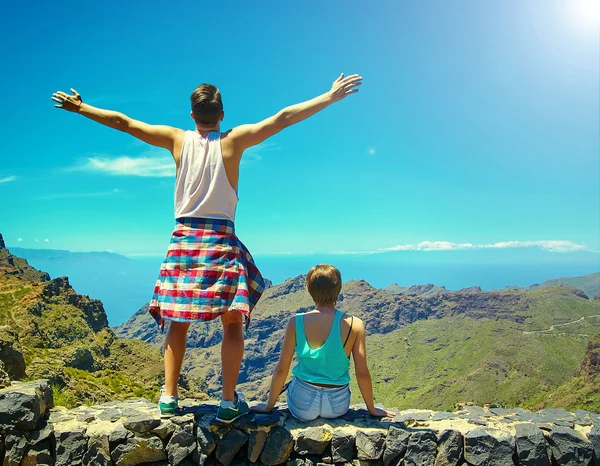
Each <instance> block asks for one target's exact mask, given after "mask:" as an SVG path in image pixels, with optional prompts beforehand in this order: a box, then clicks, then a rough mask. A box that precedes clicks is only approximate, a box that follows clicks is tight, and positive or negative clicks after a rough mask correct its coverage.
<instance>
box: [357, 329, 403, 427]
mask: <svg viewBox="0 0 600 466" xmlns="http://www.w3.org/2000/svg"><path fill="white" fill-rule="evenodd" d="M354 322H355V325H356V330H357V334H356V340H355V341H354V346H353V347H352V356H353V358H354V369H355V373H356V381H357V382H358V388H359V390H360V393H361V395H362V397H363V399H364V400H365V404H366V405H367V409H368V410H369V413H371V414H372V415H373V416H380V417H383V416H386V417H394V416H395V414H394V413H393V412H391V411H387V410H383V409H379V408H376V407H375V403H374V402H373V384H372V382H371V373H370V372H369V367H368V366H367V343H366V337H365V334H366V332H365V325H364V323H363V322H362V320H360V319H356V318H355V319H354Z"/></svg>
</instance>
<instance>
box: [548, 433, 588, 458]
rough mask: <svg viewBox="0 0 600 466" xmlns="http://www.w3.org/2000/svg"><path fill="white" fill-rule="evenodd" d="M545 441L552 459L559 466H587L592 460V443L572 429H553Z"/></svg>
mask: <svg viewBox="0 0 600 466" xmlns="http://www.w3.org/2000/svg"><path fill="white" fill-rule="evenodd" d="M547 439H548V444H549V445H550V450H551V451H552V458H553V459H554V460H555V461H556V462H557V463H558V464H560V465H561V466H576V465H582V464H583V465H587V464H588V463H589V462H590V461H591V460H592V457H593V455H594V450H593V447H592V443H591V442H590V441H589V440H588V439H586V438H584V437H583V436H582V435H581V434H579V433H578V432H577V431H575V430H573V429H569V428H568V427H555V428H554V429H552V431H550V433H549V434H548V435H547Z"/></svg>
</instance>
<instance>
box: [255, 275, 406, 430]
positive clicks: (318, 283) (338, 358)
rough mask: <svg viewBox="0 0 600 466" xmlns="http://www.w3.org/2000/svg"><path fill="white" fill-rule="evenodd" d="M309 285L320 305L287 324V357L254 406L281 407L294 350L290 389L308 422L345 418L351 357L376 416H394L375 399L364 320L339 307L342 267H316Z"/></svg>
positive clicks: (294, 409)
mask: <svg viewBox="0 0 600 466" xmlns="http://www.w3.org/2000/svg"><path fill="white" fill-rule="evenodd" d="M306 287H307V289H308V292H309V293H310V295H311V297H312V299H313V301H314V302H315V309H314V310H312V311H309V312H306V313H298V314H296V316H295V317H292V318H291V319H290V320H289V321H288V323H287V329H286V333H285V338H284V340H283V347H282V349H281V355H280V357H279V362H278V364H277V368H276V369H275V373H274V374H273V378H272V380H271V390H270V393H269V401H268V402H267V403H266V404H261V405H258V406H256V407H254V408H253V409H254V410H255V411H259V412H268V411H271V410H272V409H273V408H274V407H275V403H276V402H277V398H278V396H279V395H280V393H281V390H282V388H283V386H284V383H285V380H286V378H287V376H288V373H289V370H290V365H291V363H292V358H293V356H294V352H295V353H296V355H297V357H298V364H296V366H295V367H294V369H293V371H292V373H293V374H294V376H295V377H294V379H293V380H292V382H291V383H290V385H289V389H288V391H287V403H288V408H289V410H290V412H291V413H292V415H293V416H294V417H296V418H298V419H300V420H302V421H311V420H313V419H316V418H317V417H319V416H320V417H324V418H330V419H331V418H336V417H339V416H343V415H344V414H345V413H346V411H348V409H349V407H350V387H349V382H350V373H349V367H350V356H352V357H353V358H354V367H355V373H356V380H357V382H358V388H359V389H360V392H361V394H362V396H363V399H364V400H365V403H366V405H367V409H368V410H369V412H370V413H371V414H372V415H373V416H394V413H392V412H390V411H386V410H382V409H379V408H376V407H375V405H374V403H373V386H372V384H371V374H370V373H369V369H368V367H367V353H366V347H365V326H364V324H363V322H362V321H361V320H360V319H358V318H356V317H353V316H350V315H348V314H346V313H344V312H342V311H339V310H337V309H336V308H335V304H336V301H337V298H338V296H339V294H340V291H341V289H342V276H341V274H340V271H339V270H338V269H336V268H335V267H333V266H331V265H325V264H322V265H315V266H314V267H313V268H312V269H311V270H310V271H309V272H308V275H307V276H306Z"/></svg>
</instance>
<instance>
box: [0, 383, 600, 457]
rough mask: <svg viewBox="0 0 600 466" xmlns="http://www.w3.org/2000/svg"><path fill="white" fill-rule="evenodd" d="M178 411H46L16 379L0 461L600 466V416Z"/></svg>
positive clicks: (5, 409)
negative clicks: (229, 417)
mask: <svg viewBox="0 0 600 466" xmlns="http://www.w3.org/2000/svg"><path fill="white" fill-rule="evenodd" d="M181 408H182V413H181V415H179V416H176V417H173V418H171V419H169V420H163V419H160V417H159V415H158V412H157V408H156V405H155V404H154V403H152V402H150V401H148V400H144V399H134V400H129V401H125V402H110V403H104V404H101V405H96V406H89V407H88V406H80V407H78V408H75V409H71V410H67V409H66V408H62V407H56V408H53V403H52V391H51V389H50V387H49V385H48V383H47V382H46V381H35V382H27V383H18V382H14V383H13V384H12V385H11V386H10V387H8V388H4V389H0V463H2V464H3V465H5V466H12V465H34V464H45V465H81V464H83V465H117V466H133V465H137V464H152V465H167V464H171V465H192V464H200V465H205V464H206V465H211V466H212V465H224V466H228V465H230V464H233V465H236V466H241V465H245V464H251V463H257V464H265V465H268V466H273V465H277V464H286V466H287V465H289V466H317V465H325V464H333V463H335V464H342V465H344V466H350V465H354V466H375V465H384V466H390V465H391V466H396V465H406V466H421V465H423V466H426V465H431V466H449V465H465V464H469V465H490V466H498V465H499V466H503V465H548V466H549V465H550V464H552V465H569V466H574V465H594V464H595V465H599V466H600V416H599V415H598V414H594V413H590V412H586V411H576V412H574V413H570V412H567V411H565V410H562V409H548V410H542V411H539V412H537V413H531V412H528V411H524V410H522V409H518V408H517V409H500V408H487V409H484V408H481V407H478V406H466V407H464V409H462V410H460V411H457V412H454V413H449V412H433V411H426V410H407V411H401V412H400V413H399V414H398V415H397V416H396V417H395V418H394V419H389V418H386V419H374V418H372V417H370V416H369V414H368V412H366V411H365V410H364V409H363V408H362V407H360V406H356V407H354V408H353V409H352V410H350V411H349V412H348V413H347V414H346V415H345V416H344V417H343V418H340V419H336V420H330V421H326V420H317V421H314V422H311V423H300V422H298V421H296V420H295V419H293V418H292V417H290V415H289V413H288V411H287V410H286V409H282V410H278V411H275V412H273V413H270V414H257V415H254V414H251V415H248V416H244V417H243V418H241V419H239V420H238V421H236V422H235V423H234V424H232V425H229V426H227V425H222V424H218V423H216V422H215V420H214V416H215V413H216V403H206V402H204V403H202V404H200V403H197V402H194V401H183V402H182V403H181Z"/></svg>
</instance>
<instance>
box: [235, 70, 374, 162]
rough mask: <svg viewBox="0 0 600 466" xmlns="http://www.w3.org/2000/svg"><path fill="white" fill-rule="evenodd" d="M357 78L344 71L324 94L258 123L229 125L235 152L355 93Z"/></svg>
mask: <svg viewBox="0 0 600 466" xmlns="http://www.w3.org/2000/svg"><path fill="white" fill-rule="evenodd" d="M361 81H362V76H359V75H357V74H353V75H351V76H346V77H344V73H342V74H341V75H340V77H339V78H337V79H336V80H335V81H334V82H333V85H332V86H331V89H330V90H329V91H327V92H326V93H324V94H321V95H320V96H317V97H315V98H314V99H311V100H307V101H306V102H302V103H299V104H296V105H291V106H289V107H286V108H284V109H283V110H281V111H279V112H278V113H277V114H276V115H273V116H272V117H269V118H267V119H265V120H263V121H261V122H259V123H254V124H249V125H241V126H237V127H235V128H233V129H232V130H231V137H232V138H233V140H234V141H235V144H236V147H237V148H238V150H239V153H240V154H241V152H243V151H244V150H245V149H247V148H249V147H252V146H255V145H257V144H260V143H261V142H263V141H264V140H265V139H267V138H270V137H271V136H273V135H274V134H277V133H278V132H279V131H281V130H282V129H284V128H287V127H288V126H291V125H293V124H296V123H298V122H300V121H302V120H306V119H307V118H308V117H310V116H312V115H314V114H315V113H317V112H319V111H321V110H323V109H324V108H325V107H328V106H329V105H331V104H332V103H334V102H338V101H340V100H342V99H343V98H344V97H346V96H349V95H350V94H354V93H356V92H358V86H360V84H361Z"/></svg>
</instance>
